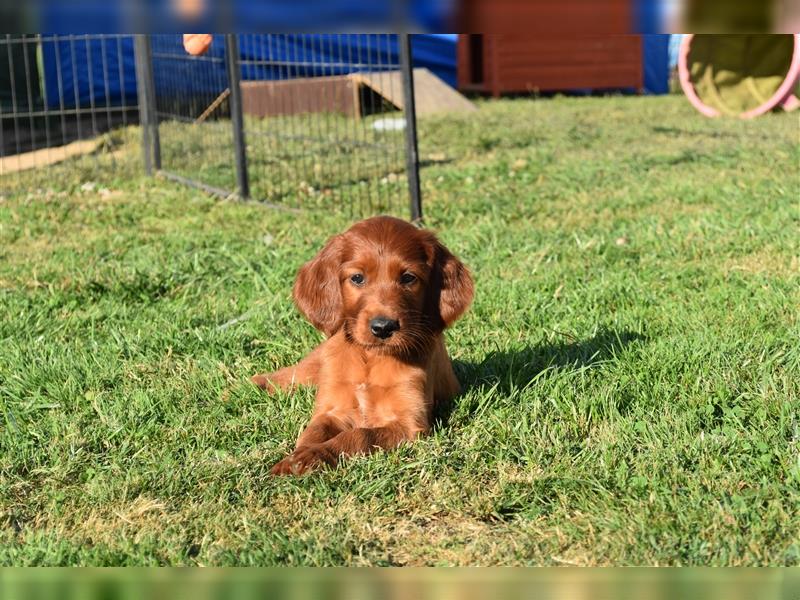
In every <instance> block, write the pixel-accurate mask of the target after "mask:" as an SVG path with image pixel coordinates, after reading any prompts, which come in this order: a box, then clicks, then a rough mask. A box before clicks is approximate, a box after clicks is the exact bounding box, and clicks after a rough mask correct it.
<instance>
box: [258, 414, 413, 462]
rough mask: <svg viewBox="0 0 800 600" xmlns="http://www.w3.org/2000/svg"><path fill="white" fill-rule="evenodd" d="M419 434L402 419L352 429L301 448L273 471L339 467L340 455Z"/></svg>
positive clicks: (389, 445)
mask: <svg viewBox="0 0 800 600" xmlns="http://www.w3.org/2000/svg"><path fill="white" fill-rule="evenodd" d="M419 434H420V430H419V429H417V428H408V427H405V426H403V425H401V424H400V423H399V422H394V423H392V424H391V425H386V426H384V427H358V428H356V429H349V430H347V431H343V432H341V433H340V434H339V435H337V436H335V437H333V438H331V439H329V440H327V441H325V442H322V443H321V444H312V445H309V446H302V447H299V448H298V449H297V450H295V451H294V452H293V453H292V454H291V456H288V457H287V458H285V459H284V460H282V461H281V462H280V463H278V465H275V467H274V468H273V471H272V473H273V474H274V475H278V474H281V475H288V474H292V475H300V474H302V473H305V472H307V471H309V470H311V469H313V468H315V467H318V466H321V465H329V466H336V465H337V464H338V462H339V457H340V456H354V455H357V454H370V453H372V452H374V451H375V450H391V449H392V448H396V447H397V446H399V445H400V443H401V442H404V441H412V440H414V439H415V438H416V437H417V436H418V435H419ZM279 466H280V469H278V467H279Z"/></svg>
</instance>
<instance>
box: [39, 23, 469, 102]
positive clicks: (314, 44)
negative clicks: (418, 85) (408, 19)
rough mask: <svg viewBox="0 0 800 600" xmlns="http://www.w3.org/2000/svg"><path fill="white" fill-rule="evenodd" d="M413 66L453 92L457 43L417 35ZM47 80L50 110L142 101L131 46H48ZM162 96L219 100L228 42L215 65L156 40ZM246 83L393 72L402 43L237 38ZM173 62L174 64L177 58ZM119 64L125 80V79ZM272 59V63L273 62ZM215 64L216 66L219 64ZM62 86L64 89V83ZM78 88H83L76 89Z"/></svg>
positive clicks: (172, 37)
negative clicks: (369, 69)
mask: <svg viewBox="0 0 800 600" xmlns="http://www.w3.org/2000/svg"><path fill="white" fill-rule="evenodd" d="M411 39H412V41H411V46H412V55H413V57H414V65H415V66H417V67H426V68H428V69H430V70H431V71H432V72H433V73H435V74H436V75H437V76H438V77H439V78H441V79H442V80H444V81H445V82H447V83H449V84H450V85H453V86H455V83H456V48H455V44H456V36H455V35H447V34H419V35H414V36H412V38H411ZM43 46H44V47H43V66H44V81H45V90H46V97H47V103H48V105H49V107H50V108H58V107H59V106H60V105H62V104H63V106H64V107H65V108H72V107H75V106H76V104H78V105H80V106H91V105H92V103H94V105H95V106H101V105H105V104H106V100H107V99H108V101H109V103H111V104H119V103H120V101H121V99H122V98H123V97H124V98H125V100H126V102H129V103H132V102H134V101H135V99H136V77H135V68H134V55H133V40H132V39H131V38H123V39H121V40H120V41H119V42H118V39H117V38H114V37H112V38H107V39H91V40H89V41H86V40H83V39H78V40H73V41H68V40H64V41H58V42H46V43H44V44H43ZM152 47H153V56H154V78H155V84H156V89H157V90H159V91H161V92H162V93H163V92H166V91H169V93H174V94H176V95H181V96H187V95H189V94H206V95H207V94H214V95H216V94H219V93H220V92H221V91H222V89H224V88H225V87H226V86H227V84H226V83H225V82H226V75H225V62H224V60H223V59H224V56H225V41H224V37H223V36H221V35H217V36H214V41H213V43H212V46H211V48H210V49H209V51H208V53H207V54H206V55H205V56H206V57H207V58H211V59H212V60H206V59H200V60H187V58H188V55H187V54H186V52H185V51H184V49H183V45H182V40H181V36H180V35H178V34H166V35H156V36H153V37H152ZM239 50H240V57H241V61H242V67H241V68H242V78H243V79H245V80H264V79H285V78H290V77H317V76H324V75H342V74H346V73H350V72H353V71H358V70H365V69H366V68H367V65H371V66H372V68H381V67H383V68H388V67H389V66H390V65H397V64H399V62H400V57H399V47H398V38H397V36H394V35H392V36H387V35H377V34H347V35H345V34H341V35H339V34H330V35H328V34H319V35H266V34H253V35H250V34H243V35H241V36H240V38H239ZM172 57H174V58H172ZM120 58H121V60H122V68H123V73H122V77H120ZM267 58H268V59H269V60H267ZM213 59H216V60H213ZM59 81H60V82H61V83H59ZM74 81H77V83H78V85H77V89H76V88H75V86H74V85H73V82H74Z"/></svg>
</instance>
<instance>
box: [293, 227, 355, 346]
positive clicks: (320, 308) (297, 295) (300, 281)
mask: <svg viewBox="0 0 800 600" xmlns="http://www.w3.org/2000/svg"><path fill="white" fill-rule="evenodd" d="M343 243H344V242H343V239H342V236H341V235H337V236H335V237H333V238H331V239H330V240H328V243H327V244H325V247H324V248H323V249H322V250H320V251H319V254H317V255H316V256H315V257H314V258H313V259H311V260H310V261H308V262H307V263H306V264H304V265H303V266H302V267H301V268H300V271H299V272H298V273H297V280H296V281H295V282H294V289H293V290H292V296H293V297H294V302H295V304H296V305H297V308H299V309H300V312H301V313H303V315H305V317H306V318H307V319H308V320H309V321H311V324H312V325H313V326H314V327H316V328H317V329H319V330H320V331H322V332H323V333H324V334H325V335H327V336H331V335H333V334H334V333H336V331H337V330H338V329H339V327H340V326H341V325H342V320H343V319H342V292H341V289H340V287H339V264H340V263H341V255H342V247H343Z"/></svg>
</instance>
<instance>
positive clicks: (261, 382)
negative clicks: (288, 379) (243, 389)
mask: <svg viewBox="0 0 800 600" xmlns="http://www.w3.org/2000/svg"><path fill="white" fill-rule="evenodd" d="M268 377H269V373H266V374H263V375H253V376H252V377H251V378H250V381H252V382H253V383H255V384H256V385H257V386H258V387H260V388H261V389H262V390H264V391H265V392H267V393H268V394H272V393H274V392H275V391H276V390H277V389H278V388H277V387H275V384H273V383H272V381H270V380H269V379H268Z"/></svg>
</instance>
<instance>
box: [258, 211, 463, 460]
mask: <svg viewBox="0 0 800 600" xmlns="http://www.w3.org/2000/svg"><path fill="white" fill-rule="evenodd" d="M358 274H360V275H361V276H362V277H363V278H364V281H363V283H360V284H358V283H354V282H353V281H351V279H350V278H351V277H352V276H353V275H358ZM409 274H410V275H413V276H414V280H413V281H411V282H409V281H408V279H409ZM356 279H358V277H356ZM472 294H473V286H472V278H471V277H470V274H469V272H468V271H467V269H466V267H464V265H463V264H462V263H461V261H459V260H458V259H457V258H456V257H455V256H453V255H452V254H451V253H450V252H449V251H448V250H447V248H445V247H444V246H443V245H442V244H441V243H439V241H438V240H437V239H436V237H435V236H434V235H433V234H432V233H430V232H428V231H424V230H420V229H417V228H416V227H414V226H413V225H411V224H409V223H406V222H405V221H401V220H400V219H395V218H392V217H375V218H372V219H367V220H365V221H361V222H359V223H356V224H355V225H353V226H352V227H351V228H350V229H349V230H348V231H346V232H345V233H343V234H340V235H337V236H335V237H334V238H332V239H331V240H329V241H328V243H327V244H326V245H325V247H324V248H323V249H322V250H321V251H320V252H319V254H317V256H316V257H314V258H313V259H312V260H311V261H309V262H307V263H306V264H305V265H303V267H302V268H301V269H300V272H299V273H298V275H297V281H296V282H295V285H294V291H293V296H294V300H295V303H296V304H297V306H298V308H299V309H300V311H301V312H302V313H303V314H304V315H305V316H306V317H307V318H308V320H309V321H311V323H312V324H313V325H314V326H315V327H316V328H317V329H319V330H320V331H322V332H323V333H325V335H326V336H328V339H326V340H325V341H324V342H323V343H322V344H320V345H319V346H318V347H317V348H315V349H314V350H313V351H312V352H311V353H310V354H309V355H308V356H307V357H306V358H304V359H303V360H301V361H300V362H299V363H298V364H296V365H294V366H292V367H287V368H285V369H281V370H279V371H276V372H274V373H269V374H264V375H256V376H254V377H253V378H252V379H253V382H254V383H256V384H257V385H259V386H260V387H262V388H264V389H274V388H275V387H277V388H282V389H289V388H291V387H292V386H294V385H316V386H317V399H316V404H315V407H314V414H313V416H312V418H311V422H310V423H309V425H308V427H307V428H306V429H305V431H303V433H302V434H301V435H300V437H299V439H298V440H297V445H296V447H295V450H294V452H293V453H292V454H291V455H289V456H288V457H287V458H285V459H283V460H282V461H280V462H279V463H278V464H276V465H275V466H274V467H273V468H272V473H273V474H275V475H279V474H289V473H294V474H299V473H303V472H305V471H307V470H309V469H311V468H314V467H315V466H318V465H320V464H328V465H335V464H336V463H337V462H338V460H339V457H340V456H342V455H353V454H364V453H369V452H372V451H373V450H374V449H376V448H383V449H389V448H394V447H395V446H397V445H398V444H400V443H401V442H403V441H410V440H413V439H414V438H416V437H417V436H418V435H420V434H425V433H427V432H428V431H430V428H431V422H432V418H433V409H434V406H435V405H436V404H437V403H440V402H446V401H449V400H450V399H451V398H452V397H453V396H455V394H457V393H458V389H459V385H458V381H457V380H456V377H455V374H454V373H453V367H452V364H451V363H450V358H449V357H448V355H447V350H446V348H445V344H444V336H443V333H442V332H443V330H444V328H445V327H447V326H449V325H451V324H452V323H453V322H454V321H455V320H456V319H458V317H460V316H461V314H462V313H463V312H464V311H465V310H466V309H467V308H468V307H469V304H470V302H471V301H472ZM378 316H383V317H387V318H389V319H394V320H397V321H399V324H400V329H399V330H398V331H396V332H394V334H393V335H391V337H389V338H387V339H380V338H378V337H375V336H374V335H373V334H372V333H371V331H370V320H371V319H373V318H376V317H378Z"/></svg>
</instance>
